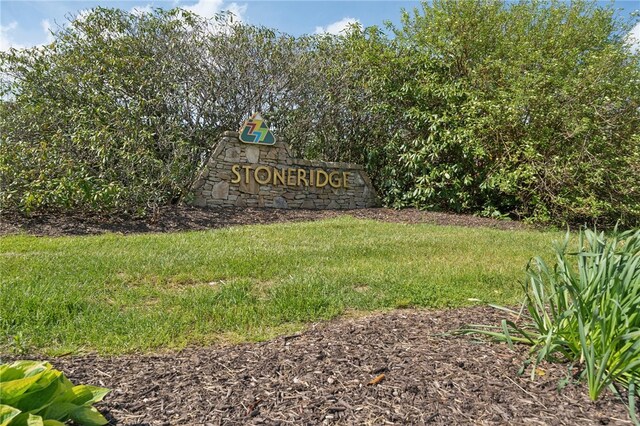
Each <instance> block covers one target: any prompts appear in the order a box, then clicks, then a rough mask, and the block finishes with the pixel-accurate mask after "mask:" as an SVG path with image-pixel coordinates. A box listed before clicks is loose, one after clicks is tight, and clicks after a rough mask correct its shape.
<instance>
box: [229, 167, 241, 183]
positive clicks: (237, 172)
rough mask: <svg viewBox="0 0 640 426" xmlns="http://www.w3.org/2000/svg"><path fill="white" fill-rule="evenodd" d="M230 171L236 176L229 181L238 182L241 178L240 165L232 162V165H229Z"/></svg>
mask: <svg viewBox="0 0 640 426" xmlns="http://www.w3.org/2000/svg"><path fill="white" fill-rule="evenodd" d="M231 172H232V173H233V174H234V175H235V176H236V177H234V178H233V179H231V183H240V180H241V179H242V178H241V177H240V165H238V164H234V165H233V166H231Z"/></svg>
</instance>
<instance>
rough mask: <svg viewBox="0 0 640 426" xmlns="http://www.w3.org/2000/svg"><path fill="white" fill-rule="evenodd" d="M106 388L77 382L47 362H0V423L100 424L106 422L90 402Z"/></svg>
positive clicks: (10, 425)
mask: <svg viewBox="0 0 640 426" xmlns="http://www.w3.org/2000/svg"><path fill="white" fill-rule="evenodd" d="M107 393H109V389H105V388H101V387H97V386H88V385H77V386H74V385H73V384H72V383H71V381H69V379H67V378H66V377H65V375H64V374H63V373H62V372H61V371H58V370H56V369H54V368H52V367H51V364H49V363H48V362H41V361H16V362H14V363H12V364H2V365H0V426H23V425H24V426H63V425H64V424H65V423H64V422H66V421H68V420H72V421H73V422H74V424H78V425H86V426H99V425H105V424H107V423H108V421H107V419H105V418H104V417H103V416H102V414H100V413H99V412H98V410H96V409H95V408H94V407H92V404H93V403H95V402H98V401H101V400H102V398H104V396H105V395H106V394H107Z"/></svg>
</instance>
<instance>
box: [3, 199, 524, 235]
mask: <svg viewBox="0 0 640 426" xmlns="http://www.w3.org/2000/svg"><path fill="white" fill-rule="evenodd" d="M341 215H350V216H353V217H357V218H362V219H374V220H381V221H388V222H398V223H432V224H437V225H458V226H474V227H475V226H483V227H491V228H498V229H523V228H525V225H523V224H522V223H520V222H517V221H507V220H495V219H489V218H482V217H476V216H469V215H457V214H449V213H436V212H426V211H421V210H416V209H404V210H393V209H385V208H377V209H359V210H280V209H259V208H224V209H202V208H197V207H188V206H179V207H174V208H166V209H163V210H161V211H159V212H158V214H156V215H155V216H154V217H151V218H147V219H132V218H127V217H92V216H62V215H34V216H32V217H28V218H27V217H23V216H17V215H12V216H9V215H4V216H0V235H8V234H17V233H26V234H31V235H42V236H59V235H89V234H101V233H105V232H116V233H122V234H132V233H145V232H177V231H194V230H205V229H213V228H222V227H227V226H237V225H247V224H264V223H277V222H302V221H310V220H320V219H327V218H334V217H338V216H341Z"/></svg>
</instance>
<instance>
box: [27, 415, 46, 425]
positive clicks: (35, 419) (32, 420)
mask: <svg viewBox="0 0 640 426" xmlns="http://www.w3.org/2000/svg"><path fill="white" fill-rule="evenodd" d="M27 426H44V422H43V421H42V417H41V416H35V415H33V414H31V413H29V417H27Z"/></svg>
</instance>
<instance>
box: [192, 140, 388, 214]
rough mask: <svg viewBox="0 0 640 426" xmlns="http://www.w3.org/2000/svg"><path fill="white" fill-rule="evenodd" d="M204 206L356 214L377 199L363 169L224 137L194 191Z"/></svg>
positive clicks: (282, 146)
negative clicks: (302, 158)
mask: <svg viewBox="0 0 640 426" xmlns="http://www.w3.org/2000/svg"><path fill="white" fill-rule="evenodd" d="M194 197H195V199H194V204H195V205H197V206H201V207H224V206H233V207H273V208H282V209H356V208H365V207H374V206H377V205H378V204H379V203H378V198H377V196H376V193H375V191H374V189H373V186H372V185H371V181H370V180H369V177H368V176H367V174H366V173H365V171H364V170H363V168H362V167H361V166H358V165H356V164H350V163H330V162H324V161H311V160H301V159H297V158H293V157H292V156H291V152H290V151H289V147H288V146H287V145H286V144H284V143H283V142H280V141H276V143H275V145H271V146H266V145H253V144H246V143H242V142H240V140H239V139H238V133H236V132H225V133H224V134H223V137H222V139H221V140H220V142H219V143H218V146H217V147H216V149H215V151H214V153H213V155H212V156H211V159H210V160H209V163H208V164H207V165H206V166H205V168H204V169H203V170H202V172H201V174H200V176H199V178H198V181H197V182H196V184H195V186H194Z"/></svg>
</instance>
